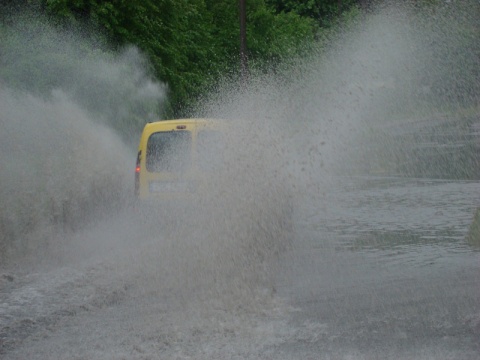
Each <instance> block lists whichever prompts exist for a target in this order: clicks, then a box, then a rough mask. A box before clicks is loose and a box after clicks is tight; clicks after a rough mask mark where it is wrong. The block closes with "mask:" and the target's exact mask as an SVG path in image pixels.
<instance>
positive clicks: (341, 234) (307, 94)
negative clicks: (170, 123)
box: [0, 1, 480, 359]
mask: <svg viewBox="0 0 480 360" xmlns="http://www.w3.org/2000/svg"><path fill="white" fill-rule="evenodd" d="M466 4H467V3H465V4H464V5H462V4H459V3H458V2H445V3H444V4H441V5H440V6H439V7H438V8H435V9H434V10H435V11H433V12H428V13H426V14H423V13H422V11H421V9H416V8H415V9H411V8H408V7H406V8H395V7H394V8H392V7H387V6H386V7H385V8H381V9H378V10H377V11H374V12H372V13H370V14H369V15H365V17H362V18H361V19H359V21H358V24H356V25H352V27H351V28H350V29H345V30H344V31H343V32H342V33H339V34H338V39H336V41H335V42H334V43H333V44H332V45H331V47H330V48H329V49H328V50H325V49H324V50H322V51H319V52H318V53H316V54H315V55H312V56H311V57H310V58H308V59H299V60H298V64H297V66H296V69H295V71H294V72H290V71H287V70H285V71H282V69H276V72H275V76H268V75H263V76H253V75H252V78H251V79H250V80H251V83H250V84H249V86H248V89H247V90H248V91H240V92H238V91H236V90H235V89H233V87H229V85H228V84H227V85H224V86H223V87H222V88H221V89H220V90H219V91H218V92H216V93H213V94H211V96H209V97H208V99H207V100H206V101H205V103H204V104H203V106H202V107H201V109H200V110H199V111H198V114H195V116H207V117H220V118H225V119H234V120H232V127H233V128H234V129H235V131H236V134H238V137H237V139H235V140H236V141H235V144H236V145H238V148H236V149H235V150H234V151H231V150H230V151H227V152H226V156H227V157H228V160H229V161H228V163H229V164H231V171H230V172H229V173H228V176H226V177H225V179H223V178H222V179H215V180H216V181H215V189H211V190H210V191H211V192H208V193H207V194H206V195H209V196H206V198H207V201H206V202H205V203H202V205H204V207H203V208H202V209H201V210H202V211H201V212H198V213H191V212H190V213H189V216H190V217H189V218H185V217H182V216H180V214H181V213H176V212H175V213H174V214H175V215H178V216H173V217H169V221H168V222H162V223H161V224H158V221H157V219H155V216H153V217H152V216H149V217H148V218H141V217H139V216H138V215H139V213H138V212H137V210H138V209H136V208H134V207H133V206H131V205H130V201H129V200H130V199H129V197H128V195H126V194H128V193H129V192H131V193H133V164H134V160H135V153H134V151H132V150H131V148H130V147H129V146H128V145H125V142H127V141H133V142H135V141H137V139H138V138H139V136H140V132H139V130H138V133H137V134H133V133H134V132H135V131H137V130H136V129H137V127H136V125H135V124H133V125H132V124H129V123H128V121H127V120H125V123H124V127H121V128H115V127H114V126H113V125H112V124H113V122H112V121H111V119H112V118H117V117H118V116H125V118H128V116H126V115H125V114H128V113H129V111H133V110H135V109H137V108H148V107H149V106H150V105H149V104H151V102H152V101H156V102H158V101H160V100H161V99H162V97H163V88H162V86H161V85H160V84H156V83H155V82H153V81H151V80H149V78H148V76H147V75H146V73H144V72H142V71H141V69H142V68H143V67H142V66H143V65H142V64H144V62H143V60H142V58H141V56H140V55H139V54H138V53H137V52H136V51H135V50H130V51H127V52H126V53H125V54H124V55H122V56H120V57H111V56H110V55H108V54H102V53H101V51H100V55H99V57H98V58H82V57H81V56H79V54H78V53H77V52H76V50H75V49H76V46H74V45H72V44H70V41H74V42H78V41H81V40H80V39H77V38H76V37H75V36H73V35H71V34H69V35H68V36H64V35H62V34H58V33H56V32H55V31H54V30H53V29H51V28H50V27H48V26H45V25H42V26H45V27H44V28H43V31H33V32H32V33H30V34H28V36H29V37H28V38H30V39H31V36H33V35H32V34H46V35H45V36H44V37H42V38H39V39H38V46H37V47H36V48H35V51H38V53H37V54H43V53H52V49H57V50H58V48H56V47H55V46H54V45H53V44H55V43H57V42H58V41H59V40H62V41H65V42H64V43H63V44H64V45H65V46H64V47H62V51H64V53H62V59H65V57H66V58H67V59H68V58H72V60H71V61H77V60H78V61H80V63H79V64H80V65H82V66H74V67H71V68H64V69H63V71H65V75H66V76H65V77H62V78H61V79H63V81H59V80H58V79H57V82H56V83H55V85H56V87H55V88H56V90H55V91H54V92H53V93H52V94H51V96H50V94H49V95H48V96H45V94H37V93H35V92H34V87H29V89H31V92H26V91H25V90H22V91H19V90H18V89H17V88H15V89H14V83H15V82H12V78H14V79H17V80H18V81H19V82H20V78H23V77H24V76H22V74H23V73H22V72H21V71H20V72H15V71H12V72H10V75H11V76H12V78H8V79H7V78H6V79H1V81H0V106H1V109H2V114H1V115H0V149H1V153H0V165H1V168H2V169H9V171H2V172H0V183H1V184H2V189H1V190H0V196H1V197H2V198H1V200H2V205H3V207H2V209H1V210H0V216H1V217H0V231H1V232H0V241H1V242H0V245H1V248H2V257H1V258H0V259H1V260H2V263H1V265H0V270H1V271H2V273H1V274H0V276H1V277H0V355H1V357H2V358H4V359H80V358H81V359H226V358H231V359H386V358H387V359H477V358H479V357H480V355H479V354H480V341H479V339H480V301H479V300H480V286H479V285H480V284H479V281H480V280H479V279H480V277H479V275H480V252H479V248H478V247H475V245H472V244H470V243H468V242H467V241H466V240H465V236H466V234H467V231H468V228H469V226H470V223H471V221H472V219H473V214H474V212H475V209H476V208H477V207H479V206H480V180H479V168H480V161H479V146H480V140H479V132H478V129H479V124H480V108H479V98H478V94H479V93H480V91H479V90H480V89H479V88H478V87H479V84H480V81H479V78H478V77H479V74H478V54H479V52H480V48H479V46H480V45H479V44H478V41H477V39H478V35H479V31H480V30H479V27H478V24H479V18H480V8H479V6H480V5H479V4H478V2H474V1H472V2H468V5H469V6H468V7H467V6H466ZM27 24H29V23H27ZM35 24H36V25H35ZM34 25H35V26H39V25H38V23H34V24H33V25H30V26H34ZM26 28H28V26H26ZM20 29H24V27H18V28H15V27H13V28H12V29H11V32H10V33H9V36H10V38H9V39H16V37H21V36H22V32H21V31H20ZM52 39H53V41H52ZM17 40H18V39H17ZM21 43H22V42H21V41H13V40H12V41H11V42H5V43H2V45H0V48H1V49H2V51H1V54H2V55H1V57H3V58H5V57H7V58H8V57H10V58H15V56H16V54H21V55H22V56H26V54H31V53H32V52H26V51H22V48H21V47H20V48H19V47H18V46H19V45H18V44H21ZM69 44H70V45H69ZM52 46H53V47H52ZM23 50H25V49H23ZM35 51H33V53H35ZM98 53H99V52H97V54H98ZM19 56H20V55H19ZM40 57H41V56H40ZM79 59H80V60H79ZM51 61H54V59H53V58H52V59H51ZM47 65H48V62H47ZM16 69H17V70H19V69H20V70H21V67H19V68H16ZM72 69H74V73H73V74H70V73H69V71H72ZM78 69H81V71H80V72H77V71H79V70H78ZM106 69H108V71H106ZM45 73H46V74H47V73H48V72H45ZM57 74H58V72H57ZM86 74H94V75H98V76H93V77H92V81H96V85H97V86H98V87H100V88H101V89H103V90H104V92H103V94H109V95H108V96H111V98H113V99H118V104H119V105H120V104H121V105H125V104H127V103H128V101H127V100H126V97H125V96H127V95H126V94H129V95H132V94H134V96H133V95H132V96H133V97H134V98H135V101H134V103H130V107H126V108H122V111H119V112H116V113H115V114H113V115H112V114H111V113H110V112H109V111H110V109H108V108H107V107H105V106H102V104H104V102H103V101H99V102H98V103H97V102H96V100H97V101H98V99H103V100H105V99H104V98H102V97H101V96H102V95H101V93H95V94H93V93H90V91H93V88H92V87H88V86H85V87H83V86H82V82H81V81H80V80H81V79H85V76H86ZM100 74H102V76H104V77H99V75H100ZM105 74H106V75H105ZM125 74H128V76H130V77H129V78H128V77H127V78H128V79H130V80H131V81H125V82H123V81H120V80H119V79H125V78H126V75H125ZM23 75H24V74H23ZM71 78H74V79H77V80H78V81H75V82H74V83H70V82H69V80H68V79H71ZM131 84H135V86H134V87H133V88H132V87H130V86H131ZM21 88H22V89H25V87H21ZM123 89H125V90H124V91H123ZM110 91H111V92H110ZM144 102H145V103H144ZM144 115H145V117H148V116H149V112H148V111H146V113H145V114H144ZM125 118H124V119H125ZM32 119H35V121H34V120H32ZM238 119H240V120H238ZM129 132H131V133H132V137H134V138H135V139H134V140H131V139H130V140H128V139H127V141H126V140H125V139H126V137H125V134H128V133H129ZM242 144H244V145H243V146H242ZM245 144H246V145H245ZM232 185H235V186H232ZM237 185H238V186H237ZM285 189H287V190H285ZM287 196H288V198H289V199H291V203H292V205H293V209H294V211H293V222H294V226H293V235H292V237H291V238H290V239H289V240H290V241H285V244H280V245H284V246H280V247H278V246H277V245H278V241H284V239H283V238H282V236H281V235H282V234H283V233H284V231H283V230H284V229H283V228H282V221H279V219H278V218H276V216H275V214H277V210H278V204H279V203H278V202H277V199H283V198H286V197H287ZM172 211H173V210H172ZM280 239H282V240H280ZM272 244H274V245H275V246H270V245H272ZM280 248H281V249H282V251H279V249H280ZM269 250H271V251H269ZM5 254H8V257H6V256H5ZM7 260H8V262H7Z"/></svg>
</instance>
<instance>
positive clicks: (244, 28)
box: [239, 0, 248, 86]
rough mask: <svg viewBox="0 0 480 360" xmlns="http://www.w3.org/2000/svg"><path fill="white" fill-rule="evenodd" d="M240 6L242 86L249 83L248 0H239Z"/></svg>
mask: <svg viewBox="0 0 480 360" xmlns="http://www.w3.org/2000/svg"><path fill="white" fill-rule="evenodd" d="M239 3H240V4H239V6H240V71H241V77H242V79H241V81H242V86H245V85H246V84H247V77H248V64H247V12H246V0H239Z"/></svg>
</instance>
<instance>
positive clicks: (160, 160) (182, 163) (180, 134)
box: [146, 131, 192, 172]
mask: <svg viewBox="0 0 480 360" xmlns="http://www.w3.org/2000/svg"><path fill="white" fill-rule="evenodd" d="M191 156H192V135H191V133H190V131H168V132H157V133H153V134H152V135H150V137H149V138H148V142H147V158H146V163H147V170H148V171H150V172H161V171H172V172H175V171H183V170H186V169H187V168H188V167H189V166H190V161H191Z"/></svg>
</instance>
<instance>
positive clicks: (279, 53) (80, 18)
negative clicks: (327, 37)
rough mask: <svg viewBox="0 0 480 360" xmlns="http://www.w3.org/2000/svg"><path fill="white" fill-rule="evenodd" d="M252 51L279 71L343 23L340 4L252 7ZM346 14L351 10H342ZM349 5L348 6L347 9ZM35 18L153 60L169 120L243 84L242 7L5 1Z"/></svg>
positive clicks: (219, 1)
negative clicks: (233, 82)
mask: <svg viewBox="0 0 480 360" xmlns="http://www.w3.org/2000/svg"><path fill="white" fill-rule="evenodd" d="M246 3H247V14H246V16H247V23H248V26H247V44H248V58H249V64H250V68H251V71H262V70H263V69H266V68H270V67H271V66H276V65H277V64H279V63H281V62H282V60H284V59H286V58H288V57H291V56H294V55H297V54H299V53H301V52H302V51H304V50H305V45H306V44H308V43H311V42H312V41H313V40H314V39H315V36H316V35H317V34H318V32H319V31H321V25H325V24H326V21H325V19H330V20H331V19H332V18H334V17H336V16H337V15H338V4H339V2H338V1H336V0H330V1H308V2H299V3H305V4H304V5H298V4H297V5H296V6H294V4H295V2H292V1H289V0H285V1H280V0H278V1H271V0H248V1H247V2H246ZM343 4H344V6H343V8H344V9H347V8H348V7H350V6H351V5H352V2H351V1H344V2H343ZM347 5H348V6H347ZM6 8H10V9H12V8H13V9H14V10H17V11H18V10H19V9H22V10H25V9H30V10H32V9H33V10H34V11H36V12H37V13H43V14H45V15H47V16H48V17H49V18H50V20H51V21H53V22H54V23H55V24H57V26H61V27H65V28H67V29H71V28H77V29H78V28H81V29H82V31H83V32H84V33H86V34H88V35H89V36H91V37H96V38H97V39H98V34H101V35H100V36H101V37H103V38H104V39H105V41H106V42H107V43H108V44H109V46H110V47H112V48H113V49H114V50H117V51H118V50H120V49H122V48H124V47H126V46H128V45H129V44H133V45H135V46H137V47H138V48H139V49H140V50H141V51H142V52H143V53H144V54H145V55H146V56H147V58H148V60H149V62H150V64H151V67H152V69H151V70H152V72H153V73H154V75H155V77H156V78H157V79H159V80H160V81H161V82H163V83H165V84H167V86H168V89H169V96H168V99H169V107H168V109H169V112H173V114H171V115H181V112H182V109H185V108H186V107H188V105H191V104H192V103H194V102H195V100H196V98H197V97H198V96H200V95H201V94H202V93H203V92H204V91H206V90H207V89H208V88H209V87H211V86H212V85H214V84H215V82H216V81H217V80H218V78H219V77H220V76H225V75H228V76H232V77H234V78H235V77H238V76H239V66H238V63H239V47H240V41H239V38H240V33H239V31H240V30H239V3H238V0H107V1H103V0H24V1H2V2H1V3H0V10H1V11H2V15H4V14H5V12H6Z"/></svg>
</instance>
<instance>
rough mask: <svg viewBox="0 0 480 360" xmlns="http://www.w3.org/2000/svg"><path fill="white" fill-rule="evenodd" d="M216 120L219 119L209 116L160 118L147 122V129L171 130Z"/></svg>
mask: <svg viewBox="0 0 480 360" xmlns="http://www.w3.org/2000/svg"><path fill="white" fill-rule="evenodd" d="M215 122H218V120H215V119H207V118H189V119H173V120H159V121H154V122H149V123H148V124H146V125H145V130H147V129H148V130H150V131H169V130H175V129H177V126H178V125H206V124H209V123H215Z"/></svg>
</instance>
